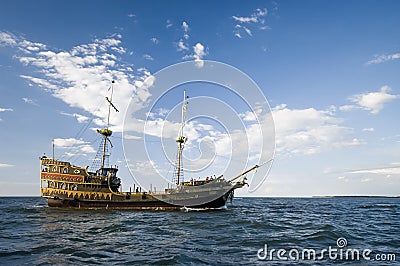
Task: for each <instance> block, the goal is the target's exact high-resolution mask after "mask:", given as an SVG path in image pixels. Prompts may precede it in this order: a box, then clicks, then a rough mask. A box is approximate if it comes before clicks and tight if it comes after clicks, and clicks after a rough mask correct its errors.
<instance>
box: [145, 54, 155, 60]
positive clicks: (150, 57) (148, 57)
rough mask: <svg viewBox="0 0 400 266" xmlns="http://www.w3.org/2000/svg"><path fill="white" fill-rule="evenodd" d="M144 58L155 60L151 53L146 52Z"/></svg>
mask: <svg viewBox="0 0 400 266" xmlns="http://www.w3.org/2000/svg"><path fill="white" fill-rule="evenodd" d="M143 58H144V59H146V60H149V61H154V58H153V57H152V56H151V55H149V54H144V55H143Z"/></svg>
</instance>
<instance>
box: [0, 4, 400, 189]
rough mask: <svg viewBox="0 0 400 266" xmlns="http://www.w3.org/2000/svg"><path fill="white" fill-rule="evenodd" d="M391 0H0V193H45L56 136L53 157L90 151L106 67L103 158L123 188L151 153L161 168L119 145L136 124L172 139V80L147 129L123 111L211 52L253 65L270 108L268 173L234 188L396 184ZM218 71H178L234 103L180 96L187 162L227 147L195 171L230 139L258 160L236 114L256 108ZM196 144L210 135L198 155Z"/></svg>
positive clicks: (399, 144)
mask: <svg viewBox="0 0 400 266" xmlns="http://www.w3.org/2000/svg"><path fill="white" fill-rule="evenodd" d="M399 8H400V2H399V1H362V2H360V1H311V0H310V1H246V2H245V1H200V2H198V1H57V5H55V4H54V1H46V0H39V1H20V0H16V1H3V3H2V8H1V9H0V76H1V81H0V92H1V94H0V95H1V96H0V132H1V133H0V134H1V148H2V153H0V196H13V195H14V196H28V195H29V196H31V195H35V196H37V195H39V193H40V192H39V157H40V156H41V155H43V153H46V154H47V155H50V154H51V152H52V151H51V149H52V148H51V147H52V146H51V145H52V141H53V140H54V143H55V150H56V151H55V153H56V157H57V158H59V159H64V160H70V161H71V162H73V163H75V164H78V165H91V163H92V162H93V158H94V157H95V155H96V152H97V149H98V147H97V146H98V145H99V143H100V142H99V141H100V140H99V138H98V136H97V134H96V132H95V129H96V128H101V127H104V123H105V120H104V117H105V116H106V114H107V111H108V109H107V108H104V106H105V102H104V101H105V100H104V97H105V96H109V94H110V90H109V87H110V82H111V80H113V79H114V80H115V81H116V83H115V86H114V98H113V102H114V104H115V105H116V106H117V107H118V108H119V109H120V111H121V112H119V113H116V112H112V113H111V128H112V129H113V131H114V135H113V136H112V137H111V141H112V143H113V146H114V148H113V150H112V155H111V157H110V161H112V164H117V165H118V166H119V168H120V171H119V175H120V177H121V179H122V181H123V183H124V184H126V185H124V187H123V188H124V189H127V188H128V187H129V186H131V185H132V184H133V182H134V181H135V180H136V179H135V178H142V177H143V178H146V176H147V175H149V169H152V168H158V169H162V170H161V172H163V173H164V172H165V175H166V176H167V175H168V174H167V172H168V171H169V170H167V168H168V166H167V164H165V165H164V163H165V162H163V164H161V163H159V162H157V158H147V159H145V156H144V155H145V154H141V155H143V158H137V159H136V158H135V159H134V158H125V156H124V149H123V145H124V143H125V144H126V143H129V141H130V140H134V141H140V140H141V139H140V136H144V135H146V136H148V137H149V138H148V140H150V142H149V143H150V144H149V145H150V146H151V145H153V146H155V148H149V153H151V151H156V150H157V148H159V147H160V145H159V143H160V137H159V136H158V135H157V133H154V132H156V131H157V130H158V129H160V128H162V130H163V132H164V134H163V137H161V139H163V140H162V141H165V143H172V144H171V145H173V144H174V138H175V137H176V134H177V132H178V131H179V121H180V120H179V112H180V109H179V108H180V103H181V102H180V101H181V99H182V96H181V93H182V90H183V88H182V86H178V87H176V88H174V89H173V90H171V91H170V92H169V93H166V96H165V98H164V100H163V101H160V102H158V104H159V105H157V106H156V107H157V108H155V109H154V110H153V111H152V112H151V113H148V114H150V116H149V119H150V121H151V122H152V123H151V124H150V125H151V126H153V127H152V128H150V129H149V131H148V132H147V133H145V134H143V133H144V132H143V130H142V129H143V127H140V126H139V127H132V128H130V130H132V132H134V133H137V134H139V133H141V134H142V135H140V134H139V135H134V134H133V135H132V134H123V133H122V132H123V130H124V119H125V116H124V114H125V113H126V112H127V110H132V109H129V108H134V110H133V111H132V112H133V113H131V115H133V116H135V114H137V113H135V110H136V109H135V108H136V107H137V108H138V109H139V108H140V107H141V106H144V105H145V104H146V101H147V100H148V99H150V98H151V97H152V96H154V91H152V85H153V83H154V80H156V82H157V79H155V78H154V77H157V73H158V72H159V71H161V70H163V69H164V68H166V67H169V66H171V65H174V64H177V63H181V62H192V63H194V64H195V65H196V66H198V67H199V69H200V68H203V69H204V68H206V67H207V64H208V63H207V62H208V61H206V60H212V61H217V62H222V63H224V64H227V65H230V66H233V67H234V68H236V69H238V70H240V71H241V72H243V73H244V74H245V75H247V76H248V77H249V78H251V79H252V80H253V81H254V82H255V83H256V84H257V85H258V87H259V88H260V89H261V91H262V93H263V95H264V96H265V98H266V99H267V100H268V103H269V105H268V104H264V105H263V106H262V107H263V108H264V110H270V112H269V114H271V115H272V117H273V121H274V129H275V141H274V142H273V144H274V146H275V145H276V146H275V150H274V151H271V149H270V147H269V146H268V145H266V146H264V147H263V148H262V149H264V150H265V149H267V148H268V149H269V150H268V151H267V154H270V153H271V152H274V153H275V156H274V160H273V163H272V165H269V166H271V169H270V172H269V175H268V177H267V178H266V180H265V181H264V182H263V183H262V184H261V185H260V186H259V187H257V189H256V190H255V191H251V192H250V191H249V189H248V188H247V189H246V188H245V189H242V190H240V191H239V190H238V191H237V193H236V195H238V196H267V197H303V196H304V197H308V196H323V195H385V196H398V195H399V191H400V124H399V122H398V115H399V114H400V105H399V101H400V78H399V74H398V73H399V70H400V35H399V34H398V27H399V25H400V16H399V15H398V10H399ZM182 73H183V72H182ZM222 78H224V79H228V80H229V78H230V77H229V76H224V77H222ZM234 80H235V79H234V77H232V82H233V81H234ZM156 82H155V83H156ZM217 87H218V86H216V85H215V84H214V85H213V84H196V83H193V84H189V85H187V89H188V92H190V96H191V97H192V98H194V99H203V98H201V97H202V96H207V97H208V98H207V99H217V100H219V102H220V103H225V104H226V105H227V106H230V107H232V106H233V109H235V112H234V115H233V116H228V115H226V116H225V117H223V115H220V116H217V115H215V117H216V118H215V119H214V120H213V121H212V122H210V121H208V120H207V119H204V117H203V119H198V120H196V119H195V118H193V117H195V116H196V114H195V111H196V112H197V111H202V108H201V107H200V108H199V107H197V109H196V108H194V107H193V108H192V109H191V104H190V101H189V104H188V107H187V108H188V114H190V115H191V117H192V118H193V120H191V121H189V122H188V123H187V125H186V130H187V132H188V133H187V134H188V136H189V139H190V142H188V143H187V147H186V150H185V158H186V159H187V161H189V163H188V165H191V164H190V163H193V164H192V166H193V165H195V164H196V163H198V162H196V160H195V159H196V158H198V157H199V158H200V159H205V158H203V157H202V156H203V154H204V156H208V154H211V155H212V154H214V155H216V157H215V156H214V157H215V158H225V159H224V160H223V159H220V160H219V161H218V160H217V159H215V161H214V163H215V164H214V166H210V168H207V169H205V170H204V171H203V172H201V174H204V175H211V174H212V173H214V172H216V173H220V172H221V171H222V170H221V169H224V168H223V167H222V168H221V167H220V166H221V164H224V163H225V164H226V163H229V162H234V160H233V159H232V158H231V157H229V156H228V155H229V154H230V152H232V150H234V149H236V150H238V153H237V154H236V156H238V155H239V157H235V160H237V161H238V160H240V159H241V157H240V156H243V161H247V162H252V161H251V160H249V159H248V156H249V155H248V154H251V152H252V151H253V149H256V148H257V147H256V146H257V145H254V143H253V144H251V143H250V142H249V143H248V145H247V146H246V147H245V148H243V150H241V149H242V145H241V142H240V141H239V140H241V139H242V137H243V136H244V137H247V138H249V139H252V138H254V137H257V136H256V135H257V132H256V133H254V132H253V131H251V130H249V129H251V128H252V127H251V126H252V125H254V124H252V123H249V124H246V123H247V122H249V121H250V122H251V121H253V120H252V119H247V118H249V116H248V115H249V114H250V113H249V110H247V109H246V106H245V105H243V103H242V102H241V100H238V99H236V98H235V96H234V95H231V94H229V93H227V92H226V91H224V90H223V89H221V86H219V88H217ZM241 96H242V97H244V98H246V97H247V95H246V93H244V95H241ZM196 97H200V98H196ZM192 106H196V104H193V103H192ZM213 106H214V105H210V107H208V106H207V107H208V108H203V110H204V109H207V111H208V113H209V114H208V115H209V116H208V117H212V116H213V113H215V114H217V112H218V110H217V108H216V107H213ZM221 106H222V105H221ZM269 108H270V109H269ZM227 110H228V109H227ZM204 111H205V110H204ZM250 111H254V113H256V114H258V115H259V117H258V118H259V119H258V122H259V123H260V124H261V128H262V127H264V126H266V125H267V122H265V121H266V120H265V117H264V116H263V114H261V113H257V110H250ZM173 113H174V114H175V116H174V115H171V116H169V115H168V114H173ZM218 117H219V118H218ZM230 117H235V118H242V120H243V121H245V122H246V121H247V122H246V123H245V130H244V129H242V131H240V130H239V129H238V128H235V127H234V126H232V130H233V131H232V132H229V130H228V131H227V130H226V128H225V129H224V127H223V126H221V127H219V126H218V123H217V122H218V119H220V120H221V121H222V122H223V123H221V125H226V124H229V125H233V123H234V122H231V121H233V120H232V119H231V118H230ZM246 117H247V118H246ZM133 118H135V119H136V120H135V121H136V122H137V124H138V125H142V124H143V119H142V118H140V117H139V116H138V117H133ZM166 118H168V119H166ZM263 123H264V124H263ZM235 125H236V124H235ZM270 125H271V124H270V123H268V126H270ZM228 129H229V128H228ZM132 132H130V133H132ZM175 132H176V134H175ZM242 134H244V135H242ZM253 134H256V135H253ZM157 136H158V137H157ZM256 139H257V138H256ZM124 141H126V142H124ZM225 147H231V148H230V149H223V148H225ZM232 147H233V148H232ZM152 149H153V150H152ZM168 149H169V148H168ZM168 149H167V150H168ZM199 149H204V151H202V152H200V153H199V154H200V155H199V154H197V155H196V151H197V152H198V150H199ZM262 149H261V150H262ZM172 150H173V149H171V152H170V151H167V153H171V154H173V152H172ZM268 152H269V153H268ZM169 156H173V155H169ZM128 157H129V156H128ZM156 157H157V156H156ZM226 158H228V159H226ZM126 159H127V160H126ZM206 159H207V158H206ZM198 161H201V160H198ZM206 161H207V160H206ZM208 161H209V160H208ZM208 161H207V162H208ZM201 163H204V162H203V161H201ZM269 166H268V167H269ZM218 167H220V168H218ZM129 168H131V171H132V172H129ZM268 169H269V168H268ZM222 172H223V171H222ZM196 174H197V173H196ZM132 175H134V176H135V177H132ZM255 175H257V173H255V174H254V176H255ZM146 184H147V183H146ZM146 186H147V185H146Z"/></svg>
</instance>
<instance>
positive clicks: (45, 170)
mask: <svg viewBox="0 0 400 266" xmlns="http://www.w3.org/2000/svg"><path fill="white" fill-rule="evenodd" d="M60 169H61V167H60ZM51 171H52V172H53V173H58V169H57V166H53V168H52V170H51ZM42 172H49V167H47V166H43V167H42ZM80 172H81V171H80V170H78V169H75V170H74V173H75V174H79V173H80ZM62 173H63V174H68V167H65V168H64V169H63V170H62Z"/></svg>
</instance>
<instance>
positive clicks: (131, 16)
mask: <svg viewBox="0 0 400 266" xmlns="http://www.w3.org/2000/svg"><path fill="white" fill-rule="evenodd" d="M128 17H129V18H134V17H136V15H135V14H133V13H130V14H128Z"/></svg>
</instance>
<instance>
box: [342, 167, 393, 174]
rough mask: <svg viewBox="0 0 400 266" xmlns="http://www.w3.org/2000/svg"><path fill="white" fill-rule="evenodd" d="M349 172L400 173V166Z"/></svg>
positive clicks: (350, 172)
mask: <svg viewBox="0 0 400 266" xmlns="http://www.w3.org/2000/svg"><path fill="white" fill-rule="evenodd" d="M348 173H349V174H375V175H385V176H386V175H400V167H382V168H373V169H360V170H354V171H349V172H348Z"/></svg>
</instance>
